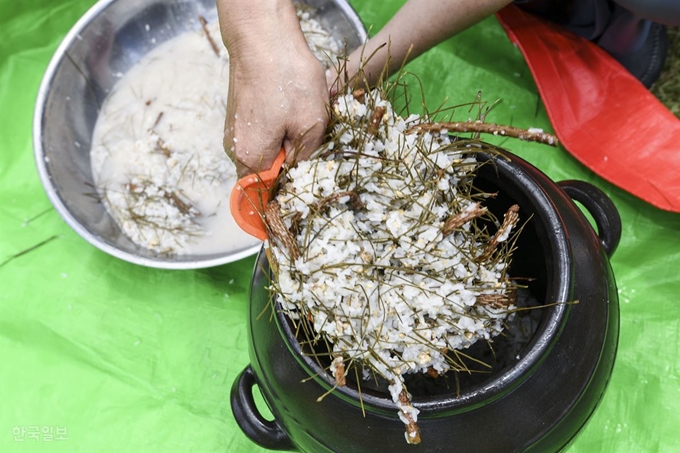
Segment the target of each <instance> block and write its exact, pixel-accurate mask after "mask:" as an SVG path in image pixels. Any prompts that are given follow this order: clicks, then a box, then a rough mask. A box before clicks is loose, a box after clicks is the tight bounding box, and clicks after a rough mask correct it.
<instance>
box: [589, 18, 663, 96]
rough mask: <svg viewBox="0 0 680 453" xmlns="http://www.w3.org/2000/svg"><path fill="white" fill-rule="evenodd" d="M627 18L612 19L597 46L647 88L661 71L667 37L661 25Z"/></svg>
mask: <svg viewBox="0 0 680 453" xmlns="http://www.w3.org/2000/svg"><path fill="white" fill-rule="evenodd" d="M626 16H627V17H626ZM631 16H632V14H626V15H625V16H618V17H615V18H614V19H613V20H612V24H611V25H610V27H608V28H607V30H606V31H605V33H604V34H603V35H602V37H601V38H600V39H599V40H598V44H599V45H600V46H601V47H602V48H603V49H605V50H606V51H607V52H609V53H610V54H611V55H612V56H613V57H614V58H615V59H616V60H618V62H619V63H621V64H622V65H623V66H624V67H625V68H626V69H627V70H628V71H629V72H630V73H631V74H633V75H634V76H635V77H636V78H637V79H638V80H639V81H640V82H641V83H642V84H643V85H644V86H646V87H647V88H649V87H651V86H652V84H653V83H654V82H656V80H657V79H658V78H659V75H661V71H662V70H663V66H664V62H665V61H666V56H667V54H668V34H667V30H666V26H665V25H661V24H658V23H655V22H651V21H648V20H644V19H639V18H632V17H631ZM626 21H627V23H623V22H626Z"/></svg>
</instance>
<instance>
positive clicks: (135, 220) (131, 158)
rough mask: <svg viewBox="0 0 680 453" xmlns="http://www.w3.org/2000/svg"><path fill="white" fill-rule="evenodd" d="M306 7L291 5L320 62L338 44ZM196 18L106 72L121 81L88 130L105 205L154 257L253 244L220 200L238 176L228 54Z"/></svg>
mask: <svg viewBox="0 0 680 453" xmlns="http://www.w3.org/2000/svg"><path fill="white" fill-rule="evenodd" d="M314 14H315V12H314V10H313V9H311V8H310V7H304V6H303V5H298V17H299V20H300V28H301V29H302V31H303V33H304V35H305V38H306V39H307V42H308V44H309V46H310V49H311V50H312V51H313V53H314V55H316V56H317V58H319V60H320V62H321V64H322V65H323V66H324V68H329V67H331V66H332V65H333V63H334V61H335V60H336V59H337V58H338V56H339V55H340V54H341V51H343V50H344V49H342V47H341V44H340V43H339V42H338V40H337V39H335V38H334V37H333V36H332V35H331V34H330V32H329V31H328V30H326V29H324V28H323V27H322V25H321V24H320V22H319V21H318V20H317V19H316V18H315V16H314ZM199 21H200V23H201V24H202V28H200V29H197V30H192V31H187V32H184V33H182V34H180V35H178V36H176V37H174V38H173V39H170V40H168V41H166V42H164V43H163V44H160V45H159V46H158V47H155V48H154V49H153V50H151V51H150V52H149V53H148V54H146V55H145V56H144V57H143V58H141V59H140V61H139V62H137V63H136V64H135V65H134V66H133V67H131V68H130V70H129V71H128V72H127V73H126V74H125V75H123V74H116V75H115V77H120V78H121V79H120V80H119V81H118V82H117V83H116V84H115V86H114V87H113V89H112V91H111V93H109V95H108V96H107V98H106V100H105V101H104V104H103V106H102V109H101V112H100V114H99V116H98V118H97V123H96V126H95V129H94V133H93V139H92V148H91V154H90V155H91V163H92V175H93V178H94V183H95V185H96V187H97V190H98V192H99V195H100V197H101V199H102V201H103V203H104V204H105V206H106V209H107V210H108V212H109V214H110V215H111V217H112V218H113V219H114V220H115V222H116V223H117V224H118V226H119V227H120V229H121V231H122V232H123V233H124V234H125V235H126V236H127V237H128V238H129V239H130V240H131V241H132V242H133V243H134V244H136V245H138V246H140V247H142V248H143V249H147V250H150V251H151V252H153V253H156V254H176V255H182V254H197V255H211V254H215V253H224V252H231V251H234V250H239V249H242V248H244V247H246V246H254V245H256V244H257V243H258V240H257V239H254V238H252V237H250V236H249V235H247V234H246V233H245V232H243V231H241V230H240V229H239V228H238V226H237V225H236V223H235V221H234V219H233V218H232V216H231V213H230V211H229V203H224V199H225V195H226V194H228V193H229V191H230V190H231V188H232V187H233V186H234V184H235V182H236V180H237V176H236V167H235V166H234V164H233V163H232V162H231V160H230V159H229V158H228V157H227V155H226V154H225V153H224V147H223V144H222V139H223V126H224V117H225V115H226V111H227V98H228V90H227V87H228V86H229V55H228V53H227V49H226V48H225V47H224V46H223V45H222V44H221V43H220V41H219V39H218V37H219V36H220V30H219V24H218V23H217V22H214V23H212V24H208V23H207V22H206V20H205V19H204V18H203V17H200V18H199ZM147 33H149V32H148V30H147ZM152 39H153V38H152ZM216 43H220V44H219V45H218V44H216ZM281 89H282V90H283V89H285V88H283V87H281ZM75 146H80V144H79V143H76V144H75Z"/></svg>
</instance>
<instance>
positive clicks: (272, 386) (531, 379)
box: [231, 154, 621, 453]
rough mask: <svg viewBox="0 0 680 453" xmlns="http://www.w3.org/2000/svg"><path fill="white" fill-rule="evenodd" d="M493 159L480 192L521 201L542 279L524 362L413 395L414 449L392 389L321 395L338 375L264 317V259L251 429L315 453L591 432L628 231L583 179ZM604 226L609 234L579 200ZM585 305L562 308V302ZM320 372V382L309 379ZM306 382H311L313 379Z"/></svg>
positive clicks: (612, 337) (246, 408) (503, 443)
mask: <svg viewBox="0 0 680 453" xmlns="http://www.w3.org/2000/svg"><path fill="white" fill-rule="evenodd" d="M506 157H507V160H506V158H503V157H498V156H496V157H491V156H486V155H482V157H481V158H483V159H485V160H491V161H492V162H490V163H489V165H484V166H483V167H482V169H480V172H479V175H478V177H477V179H476V180H475V185H476V186H478V187H480V188H481V189H483V190H485V191H488V192H498V193H499V195H498V197H497V198H496V199H494V200H489V202H488V203H487V206H488V207H489V209H490V210H491V211H492V212H494V213H495V214H496V215H498V216H501V217H502V214H503V212H505V209H507V207H508V206H510V205H511V204H513V203H517V204H519V206H520V213H522V215H523V216H524V217H523V219H529V222H528V224H527V225H526V226H525V228H524V230H523V232H522V234H521V235H520V240H519V242H518V244H517V250H516V252H515V255H514V261H513V265H512V266H513V267H512V269H511V275H527V276H532V277H534V278H535V280H533V281H532V282H531V283H530V289H531V291H532V292H533V294H534V295H535V296H536V297H537V298H538V300H539V301H541V302H542V303H545V304H553V303H555V305H552V306H550V307H547V308H543V309H541V316H540V321H539V324H538V327H537V329H536V331H535V333H534V334H533V336H532V338H531V340H530V341H529V343H528V344H527V345H526V346H524V348H523V350H522V351H521V353H520V354H519V355H518V356H517V357H516V358H515V360H514V361H513V362H512V363H510V364H509V365H507V366H506V367H505V368H504V369H502V370H499V371H498V372H497V373H495V374H494V375H492V376H491V377H490V378H489V379H488V380H487V381H484V382H481V383H477V384H474V385H472V386H470V387H468V388H461V391H460V394H459V396H456V393H455V390H454V389H451V390H450V392H449V393H448V394H447V393H443V394H442V393H440V394H437V395H435V396H433V395H430V396H427V395H417V394H414V397H413V401H414V406H415V407H417V408H418V409H419V410H420V414H419V416H418V425H419V426H420V429H421V436H422V442H421V443H420V444H419V445H416V446H411V445H407V444H406V442H405V440H404V425H403V424H402V422H401V421H400V420H399V419H398V418H397V411H396V410H395V407H394V404H393V403H392V401H391V399H390V396H389V395H388V394H381V393H377V392H370V391H366V390H364V391H363V392H362V394H361V397H362V399H363V406H364V410H365V416H364V415H363V413H362V408H361V403H360V396H359V392H358V391H357V390H356V389H355V388H353V387H352V386H351V385H348V386H347V387H342V388H339V389H336V390H335V391H333V392H332V393H331V394H330V395H328V396H327V397H325V398H324V399H323V400H322V401H321V402H316V400H317V398H318V397H319V396H320V395H322V394H324V393H326V392H327V391H328V390H330V389H331V388H332V386H333V384H332V382H333V381H332V377H330V376H328V375H327V374H326V373H324V372H323V371H322V370H321V369H320V367H319V366H318V365H317V364H316V362H315V361H313V360H312V359H310V358H309V357H307V356H305V355H304V354H302V352H301V349H300V345H299V343H298V342H297V340H296V338H295V336H294V334H293V332H292V331H291V328H290V325H289V323H288V321H287V319H286V318H285V316H283V315H282V314H277V315H276V316H274V317H273V320H270V317H268V316H261V317H259V318H258V315H259V314H260V313H262V312H263V310H266V307H267V304H268V303H269V297H270V296H269V292H268V290H267V289H266V287H267V285H268V278H269V276H268V275H267V274H268V272H269V270H268V269H269V268H268V266H267V261H266V257H265V255H264V253H261V254H260V257H259V259H258V262H257V264H256V267H255V273H254V277H253V281H252V287H251V300H250V325H249V335H250V358H251V365H250V366H248V367H247V368H246V369H245V370H244V371H243V373H241V375H240V376H239V377H238V378H237V380H236V382H235V383H234V386H233V388H232V394H231V403H232V409H233V412H234V416H235V418H236V420H237V422H238V423H239V425H240V427H241V429H242V430H243V432H244V433H245V434H246V435H247V436H248V437H249V438H250V439H252V440H253V441H254V442H255V443H257V444H259V445H261V446H263V447H265V448H269V449H278V450H295V449H297V450H301V451H305V452H328V451H336V452H364V451H365V452H390V453H393V452H395V451H407V452H414V453H416V452H435V451H441V452H451V451H466V452H510V451H537V452H550V451H559V450H562V449H564V448H565V447H566V446H567V445H569V443H570V442H571V441H572V440H573V439H574V437H575V436H576V434H577V433H578V432H579V431H580V430H581V428H582V427H583V426H584V425H585V423H586V422H587V420H588V419H589V417H590V416H591V415H592V413H593V411H594V410H595V408H596V407H597V405H598V403H599V401H600V400H601V398H602V396H603V394H604V391H605V388H606V387H607V383H608V381H609V378H610V376H611V372H612V367H613V365H614V358H615V355H616V348H617V343H618V333H619V309H618V297H617V291H616V284H615V282H614V276H613V274H612V270H611V267H610V265H609V260H608V255H611V254H612V253H613V252H614V250H615V248H616V246H617V245H618V241H619V238H620V235H621V221H620V218H619V215H618V212H617V210H616V208H615V207H614V205H613V204H612V202H611V201H610V200H609V198H607V196H606V195H605V194H604V193H602V192H601V191H600V190H599V189H597V188H595V187H594V186H592V185H590V184H588V183H585V182H580V181H563V182H560V183H557V184H556V183H554V182H553V181H551V180H550V179H549V178H548V177H547V176H546V175H544V174H543V173H541V172H540V171H539V170H538V169H536V168H535V167H533V166H532V165H530V164H529V163H527V162H526V161H524V160H522V159H520V158H518V157H516V156H513V155H511V154H507V156H506ZM573 200H578V201H579V202H581V203H582V204H583V205H584V206H585V207H586V209H587V210H588V211H589V212H590V214H591V215H592V217H593V218H594V219H595V221H596V223H597V229H598V231H599V236H598V234H596V232H595V231H594V230H593V228H591V226H590V224H589V223H588V220H587V219H586V217H585V216H584V215H583V214H582V213H581V211H580V210H579V208H578V207H577V206H576V204H575V203H574V202H573ZM568 301H571V302H575V301H578V303H569V304H561V303H560V302H568ZM310 376H316V377H315V378H313V379H309V377H310ZM303 381H304V382H303ZM254 385H258V386H259V388H260V390H261V392H262V394H263V396H264V399H265V400H266V402H267V404H268V405H269V407H270V409H271V412H272V413H273V415H274V420H273V421H268V420H265V419H264V418H263V417H262V415H261V414H260V412H259V411H258V409H257V407H256V406H255V403H254V401H253V396H252V390H253V386H254Z"/></svg>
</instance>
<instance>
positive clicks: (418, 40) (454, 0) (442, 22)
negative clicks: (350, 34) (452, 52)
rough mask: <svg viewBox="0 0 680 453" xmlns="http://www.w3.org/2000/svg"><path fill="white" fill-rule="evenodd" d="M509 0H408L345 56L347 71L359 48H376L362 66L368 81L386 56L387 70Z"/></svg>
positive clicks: (353, 64)
mask: <svg viewBox="0 0 680 453" xmlns="http://www.w3.org/2000/svg"><path fill="white" fill-rule="evenodd" d="M509 3H511V1H510V0H435V1H433V0H409V1H407V2H406V3H405V4H404V6H403V7H402V8H401V9H400V10H399V11H398V12H397V13H396V14H395V15H394V17H393V18H392V19H391V20H390V21H389V22H388V23H387V24H386V25H385V27H383V29H382V30H380V32H379V33H378V34H376V35H375V36H374V37H373V38H371V39H370V40H369V42H368V44H367V46H366V48H365V49H363V51H362V50H361V49H359V50H357V51H355V52H354V53H353V54H352V55H351V56H350V58H349V62H348V73H349V74H353V73H355V72H356V71H357V70H358V68H359V60H360V58H359V57H360V55H361V52H363V56H364V58H366V57H368V56H369V55H371V54H372V53H373V52H374V51H376V49H378V48H379V47H380V46H382V45H385V46H384V47H383V48H382V49H380V50H377V52H376V54H375V56H374V57H373V58H372V59H371V61H370V62H368V63H367V64H366V66H365V67H364V71H365V73H366V76H367V78H368V79H369V83H373V82H375V81H376V78H377V77H378V76H379V75H380V73H381V71H382V70H383V68H384V65H385V62H386V60H387V57H388V49H387V47H388V46H387V44H389V57H390V65H389V70H390V72H392V71H394V70H395V69H398V68H399V67H400V66H401V65H402V63H403V62H404V61H405V60H406V58H407V56H408V60H409V61H410V60H413V59H414V58H416V57H418V56H419V55H421V54H422V53H423V52H425V51H426V50H428V49H430V48H431V47H433V46H435V45H437V44H439V43H440V42H442V41H444V40H446V39H448V38H449V37H451V36H453V35H455V34H456V33H458V32H460V31H462V30H465V29H466V28H468V27H470V26H472V25H474V24H475V23H477V22H479V21H480V20H482V19H484V18H485V17H487V16H489V15H491V14H493V13H495V12H496V11H498V10H499V9H501V8H502V7H503V6H505V5H507V4H509ZM409 50H410V52H409Z"/></svg>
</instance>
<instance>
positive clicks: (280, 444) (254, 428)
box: [231, 365, 295, 450]
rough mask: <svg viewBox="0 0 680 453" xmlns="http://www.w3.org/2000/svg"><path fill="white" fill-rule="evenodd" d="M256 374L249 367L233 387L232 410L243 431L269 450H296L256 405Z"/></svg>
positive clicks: (279, 426) (284, 434)
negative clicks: (254, 394)
mask: <svg viewBox="0 0 680 453" xmlns="http://www.w3.org/2000/svg"><path fill="white" fill-rule="evenodd" d="M256 384H257V381H256V380H255V373H253V369H252V368H251V366H250V365H248V366H247V367H246V368H245V369H244V370H243V371H242V372H241V374H239V375H238V377H237V378H236V380H235V381H234V384H233V385H232V387H231V410H232V412H233V413H234V418H235V419H236V423H238V426H239V427H240V428H241V431H243V433H244V434H245V435H246V436H247V437H248V438H249V439H250V440H252V441H253V442H255V443H256V444H258V445H259V446H261V447H263V448H267V449H269V450H295V446H294V445H293V442H291V440H290V438H289V437H288V434H286V433H285V431H283V429H282V428H281V425H279V423H278V422H277V421H276V420H274V421H269V420H266V419H265V418H264V417H263V416H262V414H260V411H259V410H258V409H257V406H256V405H255V400H254V399H253V386H254V385H256Z"/></svg>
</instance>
